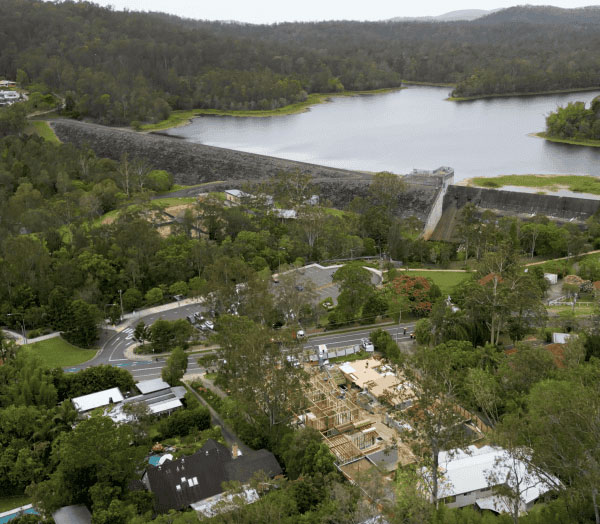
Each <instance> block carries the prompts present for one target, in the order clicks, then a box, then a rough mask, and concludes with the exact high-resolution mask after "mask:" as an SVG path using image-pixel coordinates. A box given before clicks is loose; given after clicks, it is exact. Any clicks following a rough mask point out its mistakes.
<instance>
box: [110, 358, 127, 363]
mask: <svg viewBox="0 0 600 524" xmlns="http://www.w3.org/2000/svg"><path fill="white" fill-rule="evenodd" d="M126 360H129V359H128V358H111V359H109V360H108V361H109V362H124V361H126Z"/></svg>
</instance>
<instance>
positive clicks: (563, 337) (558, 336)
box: [552, 333, 576, 344]
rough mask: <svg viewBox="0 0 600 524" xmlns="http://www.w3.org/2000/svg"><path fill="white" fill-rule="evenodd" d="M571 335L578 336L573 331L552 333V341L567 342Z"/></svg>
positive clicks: (555, 342) (557, 342)
mask: <svg viewBox="0 0 600 524" xmlns="http://www.w3.org/2000/svg"><path fill="white" fill-rule="evenodd" d="M571 337H573V338H576V335H573V334H572V333H552V342H553V343H554V344H566V343H567V341H568V340H569V339H570V338H571Z"/></svg>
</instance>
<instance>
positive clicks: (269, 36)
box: [0, 0, 600, 135]
mask: <svg viewBox="0 0 600 524" xmlns="http://www.w3.org/2000/svg"><path fill="white" fill-rule="evenodd" d="M547 15H548V11H547V10H546V11H545V10H543V9H541V10H537V11H535V10H533V11H532V10H531V9H527V8H520V10H519V9H517V10H516V11H515V10H512V11H511V10H508V12H506V13H504V12H503V13H498V14H496V15H492V16H490V17H487V18H485V19H481V20H477V21H474V22H451V23H416V22H379V23H376V22H372V23H359V22H321V23H302V24H300V23H283V24H275V25H272V26H260V25H259V26H254V25H249V24H246V25H244V24H226V23H219V22H205V21H204V22H203V21H192V20H184V19H179V18H177V17H174V16H168V15H163V14H157V13H134V12H125V13H123V12H116V11H113V10H112V9H110V8H101V7H99V6H97V5H94V4H92V3H87V2H77V3H75V2H60V3H44V2H41V1H36V0H10V1H5V2H2V5H1V6H0V19H2V20H3V22H4V23H3V24H2V25H3V27H2V31H1V32H0V48H1V49H2V50H3V52H2V54H1V56H0V72H3V73H4V74H6V75H8V76H9V77H10V78H13V79H17V78H18V79H19V81H20V82H21V83H23V84H24V85H29V86H31V88H32V90H33V91H35V92H39V93H48V92H56V93H61V94H62V95H64V102H65V111H66V112H67V113H68V114H71V115H73V116H77V117H83V116H89V117H93V118H95V119H97V120H99V121H101V122H106V123H130V122H138V121H147V120H160V119H164V118H166V117H167V116H168V115H169V113H170V111H171V110H172V109H189V108H193V107H197V108H217V109H270V108H276V107H281V106H283V105H286V104H290V103H293V102H298V101H302V100H304V99H306V97H307V94H308V93H314V92H328V93H330V92H336V91H340V90H343V89H350V90H363V89H378V88H384V87H395V86H399V85H400V84H401V79H406V80H418V81H425V82H455V83H456V82H457V83H458V85H457V87H456V89H455V91H454V94H455V95H456V96H471V95H482V94H498V93H509V92H510V93H514V92H532V91H540V90H550V89H564V88H575V87H590V86H594V85H597V84H598V80H599V77H598V70H599V67H598V66H599V60H600V56H599V55H598V53H597V52H596V51H595V50H597V49H598V48H600V46H599V45H598V31H597V24H598V20H597V18H596V17H594V16H585V15H582V14H581V13H580V12H578V16H579V19H580V22H579V23H578V24H577V25H576V26H575V25H573V24H571V22H572V17H569V16H568V15H567V16H547ZM532 20H535V23H532ZM574 57H576V60H575V59H574ZM7 126H8V127H7ZM6 128H8V129H10V123H8V124H7V125H5V123H4V121H3V120H2V119H0V135H1V134H2V132H3V131H2V129H6Z"/></svg>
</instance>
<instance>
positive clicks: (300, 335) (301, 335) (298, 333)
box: [296, 329, 306, 340]
mask: <svg viewBox="0 0 600 524" xmlns="http://www.w3.org/2000/svg"><path fill="white" fill-rule="evenodd" d="M305 336H306V334H305V333H304V330H303V329H299V330H298V331H296V338H297V339H298V340H301V339H303V338H304V337H305Z"/></svg>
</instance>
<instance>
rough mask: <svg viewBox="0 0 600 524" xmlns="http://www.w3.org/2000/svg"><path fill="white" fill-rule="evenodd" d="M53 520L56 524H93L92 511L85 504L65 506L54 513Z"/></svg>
mask: <svg viewBox="0 0 600 524" xmlns="http://www.w3.org/2000/svg"><path fill="white" fill-rule="evenodd" d="M52 518H53V519H54V522H55V523H56V524H92V515H91V513H90V510H89V509H87V507H85V506H84V505H83V504H77V505H76V506H64V507H62V508H60V509H58V510H56V511H55V512H54V513H52Z"/></svg>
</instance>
